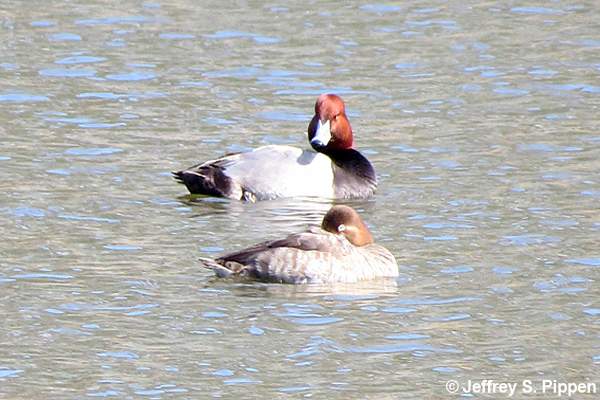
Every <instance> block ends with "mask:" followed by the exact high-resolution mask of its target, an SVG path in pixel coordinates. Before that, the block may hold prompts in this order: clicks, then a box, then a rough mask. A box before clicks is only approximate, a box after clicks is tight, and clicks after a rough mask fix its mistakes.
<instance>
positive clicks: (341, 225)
mask: <svg viewBox="0 0 600 400" xmlns="http://www.w3.org/2000/svg"><path fill="white" fill-rule="evenodd" d="M337 230H338V232H340V233H342V232H344V231H345V230H346V225H344V224H340V226H338V228H337Z"/></svg>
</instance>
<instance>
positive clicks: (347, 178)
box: [325, 149, 377, 198]
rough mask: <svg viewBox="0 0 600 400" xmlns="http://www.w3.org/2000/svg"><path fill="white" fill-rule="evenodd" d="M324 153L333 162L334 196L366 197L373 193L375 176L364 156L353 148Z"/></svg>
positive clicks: (375, 185) (375, 186)
mask: <svg viewBox="0 0 600 400" xmlns="http://www.w3.org/2000/svg"><path fill="white" fill-rule="evenodd" d="M325 154H327V155H328V156H329V157H330V158H331V161H333V163H334V167H333V182H334V185H335V197H338V198H366V197H370V196H372V195H373V193H375V189H376V188H377V176H376V175H375V170H374V169H373V166H372V165H371V163H370V162H369V160H367V159H366V157H364V156H363V155H362V154H360V153H359V152H358V151H356V150H354V149H345V150H330V151H327V152H326V153H325Z"/></svg>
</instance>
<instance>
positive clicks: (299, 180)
mask: <svg viewBox="0 0 600 400" xmlns="http://www.w3.org/2000/svg"><path fill="white" fill-rule="evenodd" d="M308 140H309V142H310V145H311V147H312V149H311V150H303V149H300V148H297V147H293V146H288V145H267V146H261V147H258V148H256V149H253V150H251V151H248V152H242V153H232V154H226V155H224V156H222V157H220V158H217V159H215V160H209V161H206V162H202V163H200V164H197V165H194V166H192V167H190V168H187V169H183V170H181V171H174V172H172V174H173V177H174V178H175V180H176V181H178V182H179V183H182V184H184V185H185V186H186V187H187V189H188V190H189V192H190V193H191V194H200V195H207V196H214V197H225V198H229V199H235V200H243V201H249V202H255V201H257V200H272V199H276V198H282V197H320V198H330V199H364V198H368V197H370V196H372V195H373V194H374V192H375V189H376V188H377V176H376V175H375V170H374V168H373V166H372V165H371V163H370V162H369V160H367V158H366V157H365V156H363V155H362V154H361V153H360V152H359V151H357V150H355V149H354V137H353V135H352V127H351V126H350V121H349V120H348V117H347V116H346V109H345V104H344V101H343V100H342V99H341V98H340V97H339V96H337V95H335V94H321V95H320V96H319V97H318V98H317V101H316V103H315V114H314V116H313V117H312V119H311V121H310V123H309V124H308Z"/></svg>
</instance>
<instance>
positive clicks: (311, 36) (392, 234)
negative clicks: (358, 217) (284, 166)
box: [0, 0, 600, 399]
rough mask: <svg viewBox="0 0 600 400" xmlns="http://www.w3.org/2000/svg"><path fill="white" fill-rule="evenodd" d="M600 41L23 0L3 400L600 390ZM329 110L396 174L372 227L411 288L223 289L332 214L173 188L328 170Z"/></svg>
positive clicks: (590, 13)
mask: <svg viewBox="0 0 600 400" xmlns="http://www.w3.org/2000/svg"><path fill="white" fill-rule="evenodd" d="M599 18H600V10H599V9H598V7H597V6H596V5H595V3H593V2H579V3H570V2H564V1H552V2H535V1H525V2H521V3H514V2H507V3H502V4H498V2H485V1H483V2H477V3H474V4H470V3H469V4H467V3H465V2H460V1H448V2H442V3H437V2H433V1H422V2H417V3H410V2H397V3H394V2H392V3H384V4H383V3H382V4H379V3H339V2H308V3H298V4H292V3H289V4H288V3H271V2H267V3H264V2H253V1H250V2H193V1H189V0H181V1H158V2H138V1H129V0H126V1H122V2H118V3H112V4H106V2H99V1H98V2H83V1H80V2H66V1H57V2H52V3H51V4H50V3H48V2H41V1H28V2H20V1H8V2H4V3H3V4H2V5H0V21H1V23H0V54H2V57H1V60H0V138H1V139H2V140H1V145H0V193H1V194H0V233H1V237H2V239H3V240H2V241H1V242H0V296H1V299H2V301H1V302H0V314H1V315H3V323H2V325H0V338H1V339H0V397H3V398H7V399H8V398H11V399H14V398H28V399H54V398H56V399H58V398H60V399H63V398H88V397H106V398H111V397H114V398H156V399H167V398H305V397H307V398H310V397H312V398H328V399H338V398H339V399H349V398H368V399H388V398H389V399H396V398H435V399H437V398H447V397H450V394H449V393H448V392H447V390H446V383H447V382H448V381H449V380H455V381H456V382H458V383H459V385H460V386H461V390H462V389H465V388H467V387H468V382H469V381H478V382H480V381H481V380H483V379H491V380H494V381H497V382H516V383H518V384H519V385H520V387H519V388H518V389H517V395H516V396H515V397H517V398H525V397H526V398H536V397H538V398H547V397H548V396H550V395H552V394H556V393H553V392H552V389H551V388H550V389H548V390H549V391H547V392H545V393H544V392H543V391H542V384H543V380H544V379H547V380H556V381H557V382H576V383H579V382H583V383H590V382H591V383H597V384H598V385H600V371H599V368H600V345H599V343H600V341H599V339H600V337H599V333H598V332H599V331H598V324H599V322H600V319H599V317H600V303H599V300H598V299H599V295H600V291H599V289H598V284H597V281H598V279H599V278H600V275H599V274H600V270H599V267H600V233H599V231H600V207H599V204H600V201H599V200H600V183H599V182H600V175H599V173H598V171H599V170H600V162H599V159H600V118H599V117H598V115H599V107H600V81H599V79H598V77H599V74H600V60H599V59H598V54H599V51H600V36H599V35H598V29H597V28H598V24H597V21H598V20H599ZM323 92H334V93H337V94H339V95H341V96H342V97H343V98H344V99H345V101H346V104H347V109H348V114H349V118H350V122H351V123H352V126H353V129H354V132H355V136H356V137H355V141H356V145H357V148H359V149H360V150H361V151H362V152H363V153H364V154H365V155H366V156H367V157H368V158H369V159H370V160H371V161H372V163H373V164H374V166H375V168H376V170H377V172H378V175H379V180H380V185H379V190H378V193H377V195H376V196H375V197H374V198H372V199H369V200H367V201H359V202H351V203H349V204H351V205H353V206H354V207H355V208H357V209H359V210H360V212H361V214H362V215H363V217H364V219H365V221H366V222H367V223H368V225H369V226H370V228H371V230H372V232H373V234H374V236H375V238H376V240H377V241H379V242H380V243H381V244H383V245H385V246H386V247H388V248H389V249H390V250H391V251H392V252H393V253H394V255H395V256H396V257H397V259H398V262H399V264H400V270H401V277H400V278H399V279H398V281H397V282H385V283H382V282H368V283H365V284H362V285H350V286H337V287H319V286H309V287H293V286H284V285H265V284H240V283H232V282H226V281H218V280H215V279H214V278H213V277H212V276H211V274H210V272H209V271H205V270H203V269H201V268H200V267H199V265H198V263H197V258H198V257H201V256H202V257H207V256H215V255H217V254H220V253H221V252H223V251H228V250H235V249H240V248H242V247H243V246H246V245H250V244H252V243H255V242H257V241H260V240H263V239H268V238H276V237H280V236H282V235H285V234H287V233H290V232H295V231H298V230H301V229H304V228H305V227H306V226H307V225H309V224H312V223H318V222H319V221H320V219H321V217H322V215H323V213H324V212H325V211H326V210H327V209H328V207H329V206H330V204H329V203H327V202H324V201H315V200H306V199H304V200H303V199H292V200H278V201H272V202H263V203H256V204H242V203H237V202H236V203H232V202H229V201H222V200H216V199H199V200H196V201H190V200H189V198H188V197H187V196H186V190H185V188H184V187H183V186H181V185H177V184H176V183H175V182H174V181H173V180H172V179H171V178H170V172H169V171H171V170H176V169H180V168H182V167H187V166H189V165H192V164H193V163H195V162H197V161H201V160H206V159H210V158H214V157H216V156H219V155H221V154H223V153H225V152H232V151H240V150H246V149H250V148H253V147H257V146H260V145H264V144H271V143H290V144H293V145H296V146H300V147H307V146H308V144H307V142H306V138H305V132H306V126H307V124H308V122H309V119H310V117H311V115H312V111H313V106H314V101H315V99H316V97H317V96H318V94H320V93H323ZM525 380H530V381H532V382H533V384H534V385H535V387H536V389H537V390H538V391H537V393H535V394H526V393H523V390H524V388H525V386H524V385H523V382H524V381H525ZM599 389H600V388H599ZM465 390H466V389H465ZM463 394H465V395H467V393H463ZM470 394H471V395H472V397H475V398H504V397H506V396H505V395H499V394H498V393H473V392H471V393H470ZM453 396H454V395H453ZM577 398H595V396H594V395H593V394H587V395H586V394H581V393H579V394H577Z"/></svg>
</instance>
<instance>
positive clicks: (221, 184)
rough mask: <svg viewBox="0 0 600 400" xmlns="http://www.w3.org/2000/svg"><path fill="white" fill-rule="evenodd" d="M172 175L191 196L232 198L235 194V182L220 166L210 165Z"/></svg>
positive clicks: (175, 172)
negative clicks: (202, 195) (233, 193)
mask: <svg viewBox="0 0 600 400" xmlns="http://www.w3.org/2000/svg"><path fill="white" fill-rule="evenodd" d="M172 174H173V178H174V179H175V180H176V181H177V182H179V183H182V184H184V185H185V186H186V187H187V188H188V190H189V191H190V193H191V194H204V195H208V196H216V197H230V196H231V194H232V192H233V185H234V183H233V181H232V180H231V178H230V177H228V176H227V175H225V173H224V171H223V169H222V168H220V167H219V166H215V165H210V164H209V165H206V166H201V167H196V168H193V169H184V170H181V171H173V172H172Z"/></svg>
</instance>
